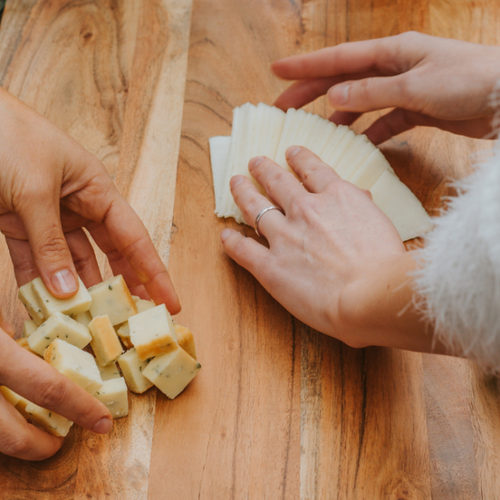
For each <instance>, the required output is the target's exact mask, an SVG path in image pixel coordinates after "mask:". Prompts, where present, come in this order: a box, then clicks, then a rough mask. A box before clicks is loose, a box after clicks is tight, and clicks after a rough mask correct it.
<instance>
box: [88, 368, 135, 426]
mask: <svg viewBox="0 0 500 500" xmlns="http://www.w3.org/2000/svg"><path fill="white" fill-rule="evenodd" d="M94 396H95V397H96V398H97V399H98V400H99V401H100V402H101V403H102V404H103V405H105V406H106V407H107V408H108V410H109V411H110V412H111V415H112V417H113V418H121V417H126V416H127V415H128V390H127V384H126V383H125V379H124V378H122V377H120V378H114V379H110V380H106V382H104V384H103V385H102V387H101V388H100V389H99V390H98V391H97V392H96V393H95V395H94Z"/></svg>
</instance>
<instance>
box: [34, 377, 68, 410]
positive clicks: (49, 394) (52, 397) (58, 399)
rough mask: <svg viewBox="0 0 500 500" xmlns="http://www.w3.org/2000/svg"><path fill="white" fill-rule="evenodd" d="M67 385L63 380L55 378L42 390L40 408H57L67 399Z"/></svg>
mask: <svg viewBox="0 0 500 500" xmlns="http://www.w3.org/2000/svg"><path fill="white" fill-rule="evenodd" d="M66 391H67V385H66V383H65V380H64V379H61V378H59V377H58V378H57V379H55V380H54V381H52V382H51V383H50V384H49V385H47V386H46V387H45V388H43V389H42V391H41V393H40V406H41V407H42V408H48V409H52V408H59V407H60V406H61V405H62V404H63V403H64V401H65V400H66V397H67V392H66Z"/></svg>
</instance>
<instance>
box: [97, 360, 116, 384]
mask: <svg viewBox="0 0 500 500" xmlns="http://www.w3.org/2000/svg"><path fill="white" fill-rule="evenodd" d="M97 368H99V372H100V374H101V378H102V380H103V382H106V380H111V379H113V378H120V377H121V374H120V370H119V368H118V366H116V363H111V364H109V365H108V366H101V365H100V364H99V363H97Z"/></svg>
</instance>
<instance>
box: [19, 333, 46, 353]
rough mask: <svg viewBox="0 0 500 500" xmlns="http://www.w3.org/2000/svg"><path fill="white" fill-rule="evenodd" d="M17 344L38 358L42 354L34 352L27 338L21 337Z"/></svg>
mask: <svg viewBox="0 0 500 500" xmlns="http://www.w3.org/2000/svg"><path fill="white" fill-rule="evenodd" d="M16 342H17V343H18V344H19V345H20V346H21V347H22V348H23V349H26V350H27V351H28V352H31V354H35V355H36V356H41V354H38V353H37V352H35V351H33V350H32V349H31V347H30V345H29V343H28V338H27V337H21V338H20V339H17V340H16Z"/></svg>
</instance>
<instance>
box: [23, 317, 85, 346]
mask: <svg viewBox="0 0 500 500" xmlns="http://www.w3.org/2000/svg"><path fill="white" fill-rule="evenodd" d="M54 339H62V340H64V341H66V342H68V343H70V344H73V345H74V346H76V347H78V348H80V349H83V348H84V347H85V346H86V345H88V344H89V342H90V341H91V340H92V337H91V336H90V333H89V330H88V328H87V327H85V326H83V325H81V324H80V323H77V322H76V321H75V320H74V319H71V318H70V317H69V316H66V315H65V314H62V313H60V312H56V313H54V314H53V315H52V316H51V317H50V318H49V319H48V320H47V321H45V323H42V324H41V325H40V326H39V327H38V328H37V329H36V331H34V332H33V333H32V334H31V335H30V336H29V337H28V344H29V346H30V347H31V349H32V350H33V351H35V352H36V353H37V354H40V356H43V353H44V352H45V349H47V347H49V345H50V343H51V342H52V341H53V340H54Z"/></svg>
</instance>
